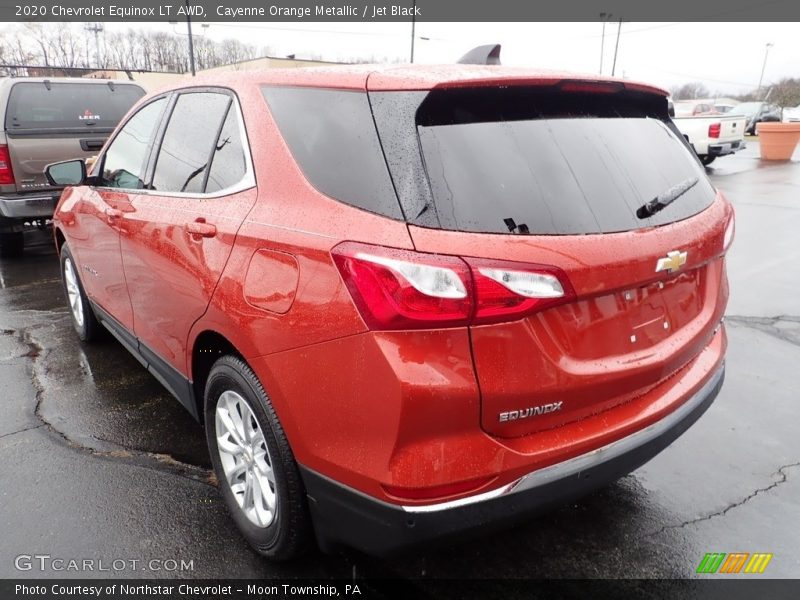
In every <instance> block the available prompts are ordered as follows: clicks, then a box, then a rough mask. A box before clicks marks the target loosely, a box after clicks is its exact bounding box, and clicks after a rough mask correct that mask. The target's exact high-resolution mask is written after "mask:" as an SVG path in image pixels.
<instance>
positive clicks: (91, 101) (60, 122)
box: [5, 82, 144, 131]
mask: <svg viewBox="0 0 800 600" xmlns="http://www.w3.org/2000/svg"><path fill="white" fill-rule="evenodd" d="M142 96H144V90H142V88H140V87H139V86H136V85H130V84H125V85H120V84H116V85H114V86H113V87H112V86H110V85H106V84H99V83H58V82H51V83H49V84H47V85H46V84H45V83H33V82H21V83H16V84H14V86H13V87H12V88H11V92H10V94H9V97H8V107H7V109H6V120H5V123H6V130H8V131H24V130H29V129H113V128H114V127H116V126H117V123H119V121H120V120H121V119H122V117H124V116H125V114H126V113H127V112H128V110H130V108H131V106H133V105H134V104H135V103H136V101H137V100H139V98H141V97H142Z"/></svg>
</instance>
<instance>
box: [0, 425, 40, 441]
mask: <svg viewBox="0 0 800 600" xmlns="http://www.w3.org/2000/svg"><path fill="white" fill-rule="evenodd" d="M40 427H44V423H39V424H38V425H32V426H31V427H24V428H23V429H17V430H16V431H10V432H8V433H4V434H3V435H0V440H2V439H3V438H7V437H11V436H12V435H17V434H18V433H25V432H26V431H31V430H32V429H39V428H40Z"/></svg>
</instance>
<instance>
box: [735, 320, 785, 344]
mask: <svg viewBox="0 0 800 600" xmlns="http://www.w3.org/2000/svg"><path fill="white" fill-rule="evenodd" d="M725 321H726V322H728V323H732V324H735V325H741V326H743V327H750V328H752V329H756V330H758V331H761V332H762V333H766V334H767V335H770V336H772V337H775V338H778V339H779V340H782V341H784V342H787V343H789V344H792V345H793V346H800V317H799V316H795V315H778V316H775V317H749V316H743V315H726V316H725ZM787 325H788V326H789V327H788V328H787V327H786V326H787ZM794 325H796V327H794Z"/></svg>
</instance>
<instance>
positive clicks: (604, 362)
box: [48, 66, 734, 558]
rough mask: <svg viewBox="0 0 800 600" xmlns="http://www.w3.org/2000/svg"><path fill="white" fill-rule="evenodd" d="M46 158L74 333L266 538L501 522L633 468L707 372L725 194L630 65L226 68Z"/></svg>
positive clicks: (713, 387) (383, 547)
mask: <svg viewBox="0 0 800 600" xmlns="http://www.w3.org/2000/svg"><path fill="white" fill-rule="evenodd" d="M198 81H200V80H198ZM48 175H49V177H50V180H51V182H53V183H58V184H61V185H64V184H69V185H71V187H68V188H67V189H66V190H65V191H64V193H63V195H62V197H61V200H60V202H59V204H58V207H57V211H56V215H55V236H56V242H57V245H58V248H59V254H60V258H61V265H62V272H63V278H64V283H65V289H66V292H67V295H68V298H69V303H70V306H71V313H72V320H73V322H74V326H75V329H76V330H77V332H78V335H79V336H80V337H81V339H82V340H84V341H87V342H88V341H90V340H92V339H93V338H94V337H95V336H96V335H97V334H98V331H99V329H100V325H103V326H105V327H106V328H107V329H109V330H110V331H111V332H112V333H113V334H114V335H115V337H116V338H118V339H119V341H120V342H121V343H122V344H123V345H124V346H126V347H127V348H128V350H130V351H131V352H132V353H133V354H134V355H135V356H137V358H139V360H140V361H141V362H142V363H143V364H144V365H145V366H146V367H147V369H149V370H150V371H151V372H152V373H153V375H154V376H156V377H157V378H158V379H159V380H160V381H161V382H162V383H163V384H164V385H165V386H166V387H167V388H168V389H169V390H170V392H172V393H173V394H174V395H175V396H176V397H177V398H178V400H180V402H181V403H183V404H184V405H185V407H186V408H187V409H188V410H189V411H190V412H191V413H192V415H194V416H195V417H196V418H197V419H198V420H200V421H201V422H203V423H204V426H205V430H206V432H207V438H208V445H209V448H210V452H211V457H212V461H213V464H214V469H215V471H216V474H217V476H218V479H219V482H220V489H221V492H222V494H223V495H224V498H225V501H226V503H227V505H228V507H229V508H230V511H231V514H232V515H233V519H234V520H235V521H236V523H237V525H238V526H239V528H240V529H241V531H242V532H243V534H244V536H245V537H246V538H247V540H248V541H249V542H250V544H251V545H252V546H253V547H254V548H256V549H257V550H258V551H259V552H260V553H262V554H263V555H265V556H269V557H273V558H289V557H292V556H296V555H298V553H300V552H301V551H302V550H303V548H305V547H307V543H308V542H309V541H310V540H312V539H313V538H314V536H316V540H317V542H318V543H319V545H320V546H321V547H322V548H323V549H328V550H330V549H333V548H336V547H339V546H350V547H354V548H357V549H360V550H362V551H365V552H368V553H373V554H378V555H385V554H389V553H392V552H394V551H398V550H401V549H404V548H408V547H411V546H414V545H418V544H423V543H427V542H433V541H435V540H438V539H443V538H447V537H448V536H451V535H454V534H464V533H467V532H473V530H477V529H483V528H496V527H499V526H504V525H507V524H509V523H511V522H514V521H517V520H519V519H521V518H524V516H525V515H528V514H531V513H532V512H533V511H535V510H542V508H543V507H545V506H552V505H554V504H558V503H562V502H565V501H566V500H567V499H570V498H574V497H576V496H578V495H580V494H582V493H585V492H586V491H587V490H589V489H592V488H595V487H597V486H600V485H603V484H605V483H608V482H610V481H613V480H615V479H617V478H619V477H621V476H623V475H625V474H627V473H629V472H631V471H632V470H633V469H635V468H637V467H638V466H639V465H641V464H643V463H644V462H646V461H647V460H649V459H650V458H651V457H653V456H654V455H655V454H657V453H658V452H659V451H661V450H662V449H663V448H665V447H666V446H667V445H669V444H670V443H671V442H672V441H673V440H674V439H675V438H677V437H678V436H679V435H680V434H681V433H682V432H683V431H685V430H686V429H687V428H688V427H689V426H690V425H691V424H692V423H693V422H694V421H695V420H697V419H698V418H699V417H700V415H701V414H702V413H703V412H704V411H705V410H706V409H707V408H708V406H709V405H710V404H711V402H712V401H713V400H714V398H715V396H716V395H717V392H718V391H719V389H720V386H721V384H722V380H723V373H724V355H725V349H726V344H727V342H726V335H725V329H724V326H723V324H722V317H723V312H724V309H725V305H726V302H727V297H728V285H727V279H726V275H725V258H724V257H725V252H726V250H727V248H728V245H729V244H730V242H731V238H732V235H733V222H734V221H733V211H732V208H731V206H730V205H729V204H728V202H727V201H726V200H725V199H724V198H723V197H722V195H721V194H720V193H719V192H718V191H716V190H715V189H714V188H713V187H712V185H711V184H710V183H709V181H708V179H707V178H706V175H705V173H704V171H703V168H702V167H701V165H700V164H699V163H698V161H697V159H696V158H695V157H694V156H693V155H692V154H691V150H690V148H688V147H687V145H686V144H685V142H684V140H683V138H682V136H681V135H680V134H679V132H678V131H677V130H676V128H675V127H674V125H673V124H672V122H671V121H670V119H669V116H668V114H667V100H666V92H664V91H663V90H660V89H657V88H653V87H650V86H648V85H643V84H636V83H631V82H628V81H625V82H620V81H616V80H610V79H603V78H599V79H587V78H580V77H574V76H570V75H562V74H557V73H543V72H539V71H529V70H519V69H510V68H505V67H500V66H495V67H485V66H452V67H419V66H416V67H354V68H344V69H340V68H330V69H316V70H308V71H304V70H297V71H280V70H276V71H271V72H265V73H252V74H251V73H248V74H239V75H236V76H232V77H230V78H224V77H218V78H214V79H207V80H205V81H200V82H199V83H196V82H195V81H193V82H191V83H187V84H183V85H181V86H179V87H176V88H174V89H171V90H169V91H165V92H161V93H157V94H154V95H149V96H148V97H146V98H144V99H143V100H142V101H140V102H139V103H138V104H137V105H136V106H135V107H134V108H133V109H132V110H131V112H130V113H129V115H128V116H127V117H126V118H124V119H123V121H122V122H121V124H120V126H119V127H118V128H117V130H116V132H115V133H114V134H113V135H112V137H111V138H110V139H109V141H108V142H107V144H106V145H105V147H104V149H103V150H102V152H101V153H100V155H99V157H98V159H97V161H96V162H95V163H94V166H93V168H92V169H91V171H90V173H88V174H87V173H86V169H85V167H84V163H83V162H81V161H71V162H64V163H58V164H55V165H51V166H50V167H49V170H48Z"/></svg>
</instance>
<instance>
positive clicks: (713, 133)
mask: <svg viewBox="0 0 800 600" xmlns="http://www.w3.org/2000/svg"><path fill="white" fill-rule="evenodd" d="M721 130H722V124H721V123H712V124H711V125H709V126H708V137H710V138H718V137H719V132H720V131H721Z"/></svg>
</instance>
